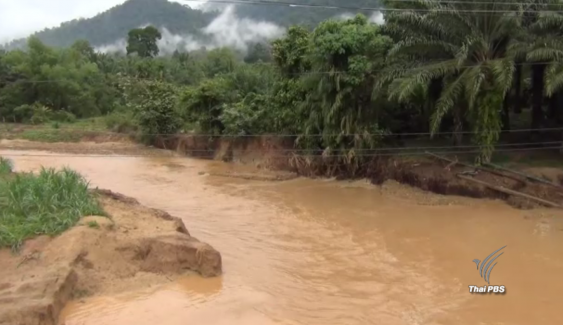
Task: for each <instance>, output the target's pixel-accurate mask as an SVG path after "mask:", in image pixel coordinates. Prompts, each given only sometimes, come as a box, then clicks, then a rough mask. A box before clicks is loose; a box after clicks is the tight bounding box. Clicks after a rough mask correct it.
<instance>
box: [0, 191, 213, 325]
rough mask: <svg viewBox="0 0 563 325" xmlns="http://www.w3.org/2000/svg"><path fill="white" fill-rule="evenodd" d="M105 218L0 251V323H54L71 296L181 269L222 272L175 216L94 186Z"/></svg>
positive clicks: (114, 289)
mask: <svg viewBox="0 0 563 325" xmlns="http://www.w3.org/2000/svg"><path fill="white" fill-rule="evenodd" d="M94 192H95V195H98V196H99V198H100V201H101V203H102V205H103V207H104V210H105V211H106V212H107V213H108V214H109V215H110V217H111V218H106V217H100V216H88V217H85V218H83V219H82V220H81V221H80V223H79V224H78V225H77V226H75V227H74V228H71V229H70V230H68V231H66V232H64V233H63V234H62V235H60V236H58V237H56V238H53V239H51V238H49V237H47V236H42V237H38V238H35V239H32V240H29V241H28V242H26V243H25V246H24V247H23V251H21V252H20V254H18V255H14V254H12V253H11V252H10V251H8V250H2V251H0V265H2V267H1V268H0V305H1V306H2V307H1V308H0V324H3V325H4V324H5V325H56V324H58V320H59V313H60V312H61V310H62V309H63V307H64V306H65V304H66V303H67V302H68V301H69V300H71V299H81V298H83V297H85V296H92V295H105V294H115V293H119V292H123V291H127V290H131V289H134V288H138V287H140V286H141V287H146V286H151V285H157V284H160V283H163V282H169V281H172V280H174V279H176V278H177V277H178V276H180V275H185V274H186V273H187V272H194V273H198V274H200V275H201V276H203V277H214V276H218V275H220V274H221V272H222V260H221V255H220V253H219V252H218V251H216V250H215V249H214V248H213V247H211V246H210V245H209V244H206V243H203V242H200V241H199V240H197V239H196V238H194V237H192V236H190V234H189V232H188V230H187V229H186V227H185V225H184V223H183V222H182V220H181V219H179V218H176V217H173V216H171V215H169V214H168V213H166V212H164V211H161V210H155V209H149V208H146V207H143V206H141V205H140V204H139V203H138V202H137V200H135V199H133V198H130V197H127V196H124V195H122V194H118V193H114V192H111V191H109V190H96V191H94Z"/></svg>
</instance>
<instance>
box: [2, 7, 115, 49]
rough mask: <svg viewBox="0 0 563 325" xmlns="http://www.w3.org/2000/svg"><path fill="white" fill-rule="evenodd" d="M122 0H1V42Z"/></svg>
mask: <svg viewBox="0 0 563 325" xmlns="http://www.w3.org/2000/svg"><path fill="white" fill-rule="evenodd" d="M124 2H125V0H0V43H4V42H6V41H9V40H12V39H14V38H20V37H25V36H28V35H29V34H31V33H33V32H35V31H39V30H42V29H43V28H45V27H55V26H58V25H59V24H60V23H62V22H65V21H69V20H72V19H75V18H80V17H84V18H89V17H93V16H95V15H96V14H98V13H100V12H103V11H105V10H107V9H109V8H111V7H113V6H116V5H119V4H122V3H124Z"/></svg>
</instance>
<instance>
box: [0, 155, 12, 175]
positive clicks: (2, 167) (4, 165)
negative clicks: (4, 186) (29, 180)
mask: <svg viewBox="0 0 563 325" xmlns="http://www.w3.org/2000/svg"><path fill="white" fill-rule="evenodd" d="M13 170H14V164H13V163H12V161H11V160H10V159H6V158H4V157H0V177H1V176H3V175H8V174H10V173H11V172H12V171H13Z"/></svg>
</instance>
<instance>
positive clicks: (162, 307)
mask: <svg viewBox="0 0 563 325" xmlns="http://www.w3.org/2000/svg"><path fill="white" fill-rule="evenodd" d="M0 154H2V155H4V156H7V157H10V156H11V157H12V158H13V159H14V161H15V165H16V168H17V169H18V170H33V169H37V168H39V167H40V166H42V165H43V166H48V167H61V166H63V165H67V166H70V167H72V168H73V169H75V170H77V171H79V172H81V173H82V174H83V175H85V176H86V177H87V178H88V179H89V180H90V181H91V183H92V185H94V186H99V187H101V188H109V189H111V190H113V191H117V192H121V193H124V194H126V195H129V196H132V197H135V198H137V199H138V200H139V201H140V202H141V203H143V204H144V205H147V206H150V207H154V208H158V209H163V210H166V211H168V212H170V213H171V214H172V215H175V216H178V217H181V218H182V219H183V220H184V222H185V223H186V226H187V227H188V229H189V230H190V233H191V234H192V235H193V236H195V237H197V238H199V239H201V240H203V241H206V242H208V243H210V244H211V245H213V246H214V247H215V248H217V249H218V250H219V251H220V252H221V253H222V256H223V267H224V275H223V276H222V277H219V278H213V279H202V278H199V277H195V276H193V277H188V278H185V279H182V280H181V281H178V282H177V283H173V284H170V285H166V286H163V287H160V288H157V289H154V288H139V291H138V292H132V293H126V294H123V295H120V296H115V297H96V298H91V299H87V300H86V301H85V302H73V303H71V304H69V305H68V306H67V308H66V309H65V310H64V312H63V320H62V321H64V322H65V323H64V324H66V325H101V324H103V325H145V324H146V325H153V324H159V325H184V324H198V325H199V324H202V325H216V324H241V325H268V324H306V325H317V324H318V325H332V324H342V325H355V324H389V325H395V324H401V325H403V324H404V325H407V324H408V325H420V324H444V325H446V324H447V325H453V324H455V325H466V324H467V325H476V324H487V325H489V324H490V325H493V324H494V325H498V324H507V325H508V324H510V325H517V324H522V325H530V324H542V325H548V324H563V313H561V306H563V303H562V302H561V298H560V293H561V292H563V281H562V280H561V275H562V274H563V222H562V221H561V219H560V218H561V217H562V216H563V215H562V214H561V213H560V212H556V211H553V210H543V211H519V210H515V209H512V208H510V207H508V206H507V205H505V204H503V203H501V202H491V201H472V203H471V204H457V205H440V206H431V205H421V204H420V202H418V203H417V202H413V201H412V200H408V199H405V198H403V199H399V198H397V197H394V196H392V195H390V194H389V193H386V192H385V191H381V190H379V189H378V188H376V187H374V186H367V185H362V184H360V183H347V182H336V181H321V180H309V179H296V180H292V181H287V182H264V181H262V182H260V181H248V180H240V179H233V178H222V177H215V176H208V175H207V176H206V175H202V172H210V171H211V172H212V171H224V169H229V168H237V167H233V166H228V165H225V164H222V163H217V162H207V161H201V160H194V159H188V158H132V157H72V156H71V155H53V156H50V155H47V154H46V153H42V152H31V151H27V152H16V151H6V150H4V151H0ZM25 154H29V155H33V156H29V157H25V156H23V155H25ZM505 245H506V246H507V247H506V248H505V249H504V254H503V255H502V256H501V257H500V258H499V259H498V260H497V262H498V265H496V267H495V268H494V271H493V272H492V273H491V285H504V286H506V289H507V293H506V294H503V295H495V294H487V295H480V294H470V293H469V290H468V286H469V285H479V286H482V285H485V284H486V282H485V281H484V280H483V279H482V278H481V277H480V276H479V273H478V271H477V270H476V265H475V263H473V262H472V261H473V259H484V258H485V257H486V256H487V255H489V253H491V252H493V251H494V250H496V249H498V248H500V247H502V246H505ZM61 323H62V322H61Z"/></svg>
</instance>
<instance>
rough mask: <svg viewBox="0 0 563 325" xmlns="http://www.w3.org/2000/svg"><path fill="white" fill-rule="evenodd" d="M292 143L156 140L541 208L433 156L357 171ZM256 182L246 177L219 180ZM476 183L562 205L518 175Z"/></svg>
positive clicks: (557, 175)
mask: <svg viewBox="0 0 563 325" xmlns="http://www.w3.org/2000/svg"><path fill="white" fill-rule="evenodd" d="M293 141H294V139H292V138H285V139H284V138H280V137H277V136H262V137H259V138H250V137H249V138H244V137H239V138H236V137H229V138H219V137H213V138H210V137H201V136H194V135H176V136H173V137H169V138H165V139H164V138H160V139H157V141H156V143H155V145H156V147H158V148H165V149H169V150H175V151H177V152H179V153H181V154H184V155H189V156H192V157H198V158H205V159H215V160H223V161H229V162H235V163H241V164H248V165H253V166H255V167H258V168H265V169H270V170H278V171H280V170H281V171H289V172H292V173H295V174H297V175H303V176H308V177H338V178H341V179H346V178H347V179H354V178H367V179H369V180H370V181H371V182H372V183H373V184H376V185H381V184H382V183H384V182H386V181H389V180H394V181H397V182H399V183H402V184H407V185H410V186H414V187H417V188H420V189H423V190H425V191H430V192H433V193H437V194H443V195H458V196H467V197H472V198H492V199H501V200H504V201H506V202H507V203H509V204H510V205H512V206H514V207H517V208H522V209H529V208H534V207H537V206H538V203H537V202H534V201H532V200H529V199H525V198H522V197H516V196H512V195H507V194H506V193H501V192H499V191H495V190H492V189H491V188H488V187H486V186H483V185H480V184H477V183H476V182H470V181H467V180H463V179H460V178H459V177H457V175H458V174H460V173H464V172H473V171H474V170H473V169H472V168H469V167H467V165H465V166H464V165H461V164H451V163H450V164H448V163H447V162H443V161H437V160H436V159H433V158H432V157H430V156H429V157H418V158H415V159H413V158H403V157H393V156H388V157H374V158H373V159H371V160H370V161H368V162H366V163H364V164H362V165H361V166H359V167H358V168H357V169H355V170H351V169H350V168H349V167H347V166H345V165H343V164H339V163H338V162H335V161H332V160H330V159H327V158H323V157H320V156H314V157H304V156H301V155H297V154H296V152H292V150H291V149H292V148H293ZM545 170H546V169H545V168H544V169H540V168H535V169H534V168H528V169H526V170H523V172H527V173H529V174H531V175H535V176H539V177H546V176H547V178H548V179H549V180H551V181H553V182H556V183H559V184H563V170H560V169H555V168H552V169H549V173H547V174H548V175H546V173H545ZM217 176H229V177H240V178H245V177H246V178H248V179H256V178H253V177H248V176H245V175H217ZM472 177H474V179H476V180H478V181H481V183H482V182H486V183H489V184H491V185H493V186H496V187H503V188H506V189H509V190H513V191H518V192H522V193H524V194H527V195H532V196H535V197H537V198H539V199H543V200H546V201H551V202H554V203H557V204H561V203H563V188H556V187H553V186H550V185H547V184H543V183H539V182H533V181H530V180H527V179H526V178H525V177H520V176H514V175H511V174H508V173H506V172H503V171H498V170H492V169H491V170H479V171H478V172H477V173H476V174H474V175H472ZM291 178H292V177H291V176H288V177H279V176H278V177H273V179H264V180H287V179H291Z"/></svg>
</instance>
